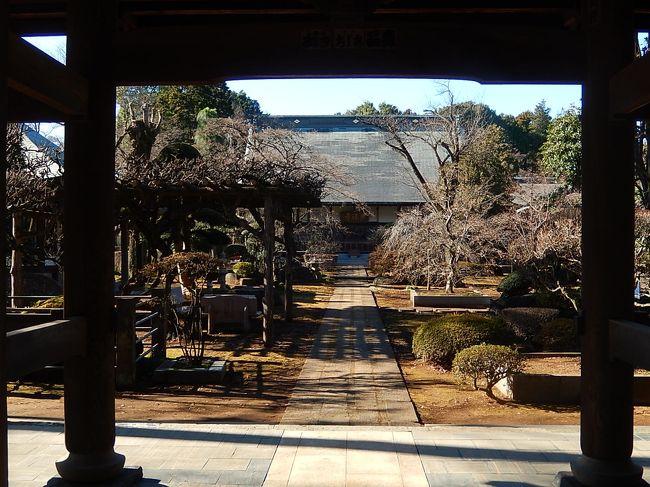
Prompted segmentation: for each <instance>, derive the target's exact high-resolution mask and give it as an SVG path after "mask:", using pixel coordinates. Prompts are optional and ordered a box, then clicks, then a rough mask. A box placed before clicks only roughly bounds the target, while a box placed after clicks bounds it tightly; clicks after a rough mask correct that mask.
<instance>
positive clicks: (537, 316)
mask: <svg viewBox="0 0 650 487" xmlns="http://www.w3.org/2000/svg"><path fill="white" fill-rule="evenodd" d="M500 315H501V318H503V319H504V320H505V322H506V323H507V324H508V327H509V328H510V329H511V330H512V331H513V332H514V333H515V335H517V337H518V338H519V339H520V340H522V341H523V342H524V343H528V344H529V345H530V343H531V342H532V341H533V339H534V338H535V336H536V335H537V334H538V333H539V330H540V329H541V327H542V325H543V324H544V323H546V322H548V321H551V320H554V319H555V318H557V317H558V316H559V315H560V312H559V311H558V310H557V309H553V308H504V309H502V310H501V311H500Z"/></svg>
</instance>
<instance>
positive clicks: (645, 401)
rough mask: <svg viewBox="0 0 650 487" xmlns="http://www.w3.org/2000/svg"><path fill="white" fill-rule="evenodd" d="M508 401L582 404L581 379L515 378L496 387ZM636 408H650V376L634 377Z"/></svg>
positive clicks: (569, 376)
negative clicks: (649, 406)
mask: <svg viewBox="0 0 650 487" xmlns="http://www.w3.org/2000/svg"><path fill="white" fill-rule="evenodd" d="M496 389H497V390H499V391H500V392H501V393H502V394H503V395H504V396H506V397H507V398H508V399H512V400H514V401H517V402H522V403H526V404H558V405H573V406H577V405H579V404H580V376H579V375H550V374H514V375H512V376H510V377H507V378H506V379H502V380H501V381H499V383H498V384H497V385H496ZM633 397H634V405H635V406H648V405H650V376H638V375H637V376H635V377H634V394H633Z"/></svg>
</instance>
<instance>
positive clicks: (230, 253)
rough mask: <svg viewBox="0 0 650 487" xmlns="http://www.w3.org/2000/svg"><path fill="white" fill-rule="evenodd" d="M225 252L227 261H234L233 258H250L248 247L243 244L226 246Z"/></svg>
mask: <svg viewBox="0 0 650 487" xmlns="http://www.w3.org/2000/svg"><path fill="white" fill-rule="evenodd" d="M223 252H224V254H225V256H226V258H227V259H232V258H233V257H243V258H246V257H249V256H250V255H249V252H248V250H247V249H246V246H245V245H241V244H230V245H228V246H226V248H225V249H224V251H223Z"/></svg>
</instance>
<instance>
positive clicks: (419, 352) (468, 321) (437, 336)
mask: <svg viewBox="0 0 650 487" xmlns="http://www.w3.org/2000/svg"><path fill="white" fill-rule="evenodd" d="M511 339H512V333H510V331H509V330H508V327H507V325H506V324H505V322H504V321H503V320H502V319H500V318H499V317H497V316H492V315H479V314H473V313H466V314H457V315H444V316H440V317H437V318H433V319H432V320H430V321H429V322H427V323H425V324H423V325H421V326H420V327H419V328H418V329H417V330H416V331H415V333H414V335H413V354H414V355H415V356H416V357H418V358H421V359H423V360H427V361H431V362H434V363H436V364H438V365H441V366H442V367H445V368H447V369H449V367H450V366H451V364H452V361H453V360H454V357H455V356H456V354H457V353H458V352H459V351H461V350H462V349H464V348H467V347H471V346H472V345H478V344H479V343H483V342H487V343H500V344H503V343H509V342H510V340H511Z"/></svg>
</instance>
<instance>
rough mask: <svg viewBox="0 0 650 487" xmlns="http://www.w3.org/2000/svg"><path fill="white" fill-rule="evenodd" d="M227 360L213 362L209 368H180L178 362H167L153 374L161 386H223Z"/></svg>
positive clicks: (155, 380)
mask: <svg viewBox="0 0 650 487" xmlns="http://www.w3.org/2000/svg"><path fill="white" fill-rule="evenodd" d="M226 366H227V362H226V361H225V360H211V361H210V364H209V366H207V367H193V368H191V367H178V361H177V360H166V361H165V362H163V363H162V364H160V365H159V366H158V367H157V368H156V370H155V371H154V373H153V380H154V382H158V383H160V384H190V385H200V384H221V382H223V377H224V375H225V374H226Z"/></svg>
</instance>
